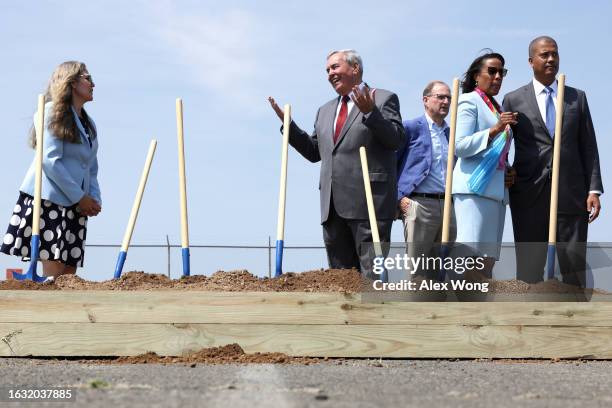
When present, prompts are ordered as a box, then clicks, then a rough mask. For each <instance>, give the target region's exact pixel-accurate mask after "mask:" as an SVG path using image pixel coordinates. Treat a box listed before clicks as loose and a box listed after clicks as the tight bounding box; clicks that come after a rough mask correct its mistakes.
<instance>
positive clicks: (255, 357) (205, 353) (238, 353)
mask: <svg viewBox="0 0 612 408" xmlns="http://www.w3.org/2000/svg"><path fill="white" fill-rule="evenodd" d="M318 362H319V359H317V358H312V357H290V356H288V355H286V354H283V353H253V354H247V353H245V352H244V350H243V349H242V347H240V346H239V345H238V344H236V343H233V344H228V345H225V346H221V347H210V348H204V349H202V350H199V351H196V352H193V353H189V354H187V355H185V356H180V357H171V356H166V357H162V356H158V355H157V354H156V353H154V352H148V353H145V354H140V355H138V356H133V357H119V358H117V359H115V360H112V361H111V364H177V363H179V364H191V365H194V364H197V363H202V364H228V363H230V364H231V363H234V364H249V363H259V364H305V365H308V364H312V363H318Z"/></svg>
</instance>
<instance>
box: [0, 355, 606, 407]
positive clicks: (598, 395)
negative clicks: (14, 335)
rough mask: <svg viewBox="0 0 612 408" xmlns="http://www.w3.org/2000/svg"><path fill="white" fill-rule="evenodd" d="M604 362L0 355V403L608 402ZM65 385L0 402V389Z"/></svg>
mask: <svg viewBox="0 0 612 408" xmlns="http://www.w3.org/2000/svg"><path fill="white" fill-rule="evenodd" d="M611 373H612V362H611V361H559V362H552V361H535V360H526V361H519V362H517V361H500V360H493V361H490V360H484V361H474V360H460V361H448V360H341V361H335V360H330V361H327V362H322V363H320V364H312V365H270V364H251V365H203V364H196V365H195V366H193V367H192V366H189V365H179V364H175V365H161V364H140V365H114V364H103V365H101V364H90V363H82V362H76V361H62V360H40V359H23V358H18V359H13V358H0V388H1V389H2V390H3V393H4V395H3V396H2V397H0V400H1V399H4V401H0V406H2V407H13V406H14V407H17V406H19V407H21V406H36V407H39V406H40V407H43V406H48V407H91V408H97V407H100V408H102V407H104V408H108V407H112V408H118V407H223V408H240V407H249V408H251V407H274V408H281V407H351V408H357V407H419V408H420V407H457V408H460V407H470V408H473V407H495V408H505V407H508V408H510V407H512V408H517V407H580V408H585V407H610V406H612V374H611ZM49 387H53V388H58V387H59V388H64V387H66V388H72V389H73V390H74V391H75V400H74V401H70V402H32V403H31V404H30V403H28V404H25V403H24V402H23V400H21V401H18V402H6V393H7V388H12V389H24V388H25V389H35V388H49Z"/></svg>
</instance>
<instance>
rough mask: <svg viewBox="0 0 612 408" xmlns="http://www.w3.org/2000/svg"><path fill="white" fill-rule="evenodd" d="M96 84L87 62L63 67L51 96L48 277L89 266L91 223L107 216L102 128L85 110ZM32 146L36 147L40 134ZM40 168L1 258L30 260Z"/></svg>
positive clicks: (43, 251)
mask: <svg viewBox="0 0 612 408" xmlns="http://www.w3.org/2000/svg"><path fill="white" fill-rule="evenodd" d="M94 86H95V85H94V82H93V80H92V78H91V75H89V72H88V71H87V67H86V66H85V64H84V63H82V62H77V61H67V62H64V63H62V64H60V65H59V66H58V67H57V68H56V69H55V71H54V72H53V75H52V76H51V80H50V81H49V86H48V88H47V92H46V95H45V100H46V104H45V128H46V129H45V135H44V136H45V137H44V146H43V163H42V167H43V172H42V205H41V209H42V213H41V217H40V252H39V256H40V260H41V261H42V264H43V275H44V276H49V277H55V276H59V275H62V274H74V273H76V268H77V267H78V266H83V259H84V247H85V238H86V234H87V217H88V216H95V215H98V213H99V212H100V211H101V209H102V207H101V203H102V200H101V196H100V187H99V185H98V159H97V152H98V138H97V131H96V126H95V124H94V122H93V120H92V119H91V118H90V117H89V115H88V114H87V112H86V111H85V109H83V105H84V104H85V103H87V102H89V101H91V100H93V88H94ZM30 137H31V144H32V146H35V144H36V137H35V132H34V128H32V131H31V135H30ZM34 172H35V163H34V161H32V164H31V165H30V168H29V169H28V171H27V173H26V176H25V178H24V180H23V182H22V183H21V187H20V188H19V190H20V194H19V199H18V200H17V204H16V205H15V209H14V210H13V214H12V216H11V219H10V221H9V227H8V229H7V232H6V234H5V235H4V239H3V242H2V247H1V248H0V252H3V253H5V254H8V255H16V256H19V257H21V258H22V259H23V260H24V261H27V260H29V256H30V251H31V248H30V240H31V237H32V209H33V206H34V204H33V198H32V197H33V196H34V179H35V176H34Z"/></svg>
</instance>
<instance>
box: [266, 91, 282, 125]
mask: <svg viewBox="0 0 612 408" xmlns="http://www.w3.org/2000/svg"><path fill="white" fill-rule="evenodd" d="M268 102H270V106H272V109H274V112H276V116H278V118H279V119H280V120H281V122H282V121H283V120H285V111H283V109H281V107H280V106H278V104H277V103H276V101H275V100H274V98H273V97H271V96H268Z"/></svg>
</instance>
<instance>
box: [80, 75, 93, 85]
mask: <svg viewBox="0 0 612 408" xmlns="http://www.w3.org/2000/svg"><path fill="white" fill-rule="evenodd" d="M79 76H80V77H81V78H85V79H86V80H88V81H89V82H90V83H92V84H93V78H92V77H91V75H89V74H81V75H79Z"/></svg>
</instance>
